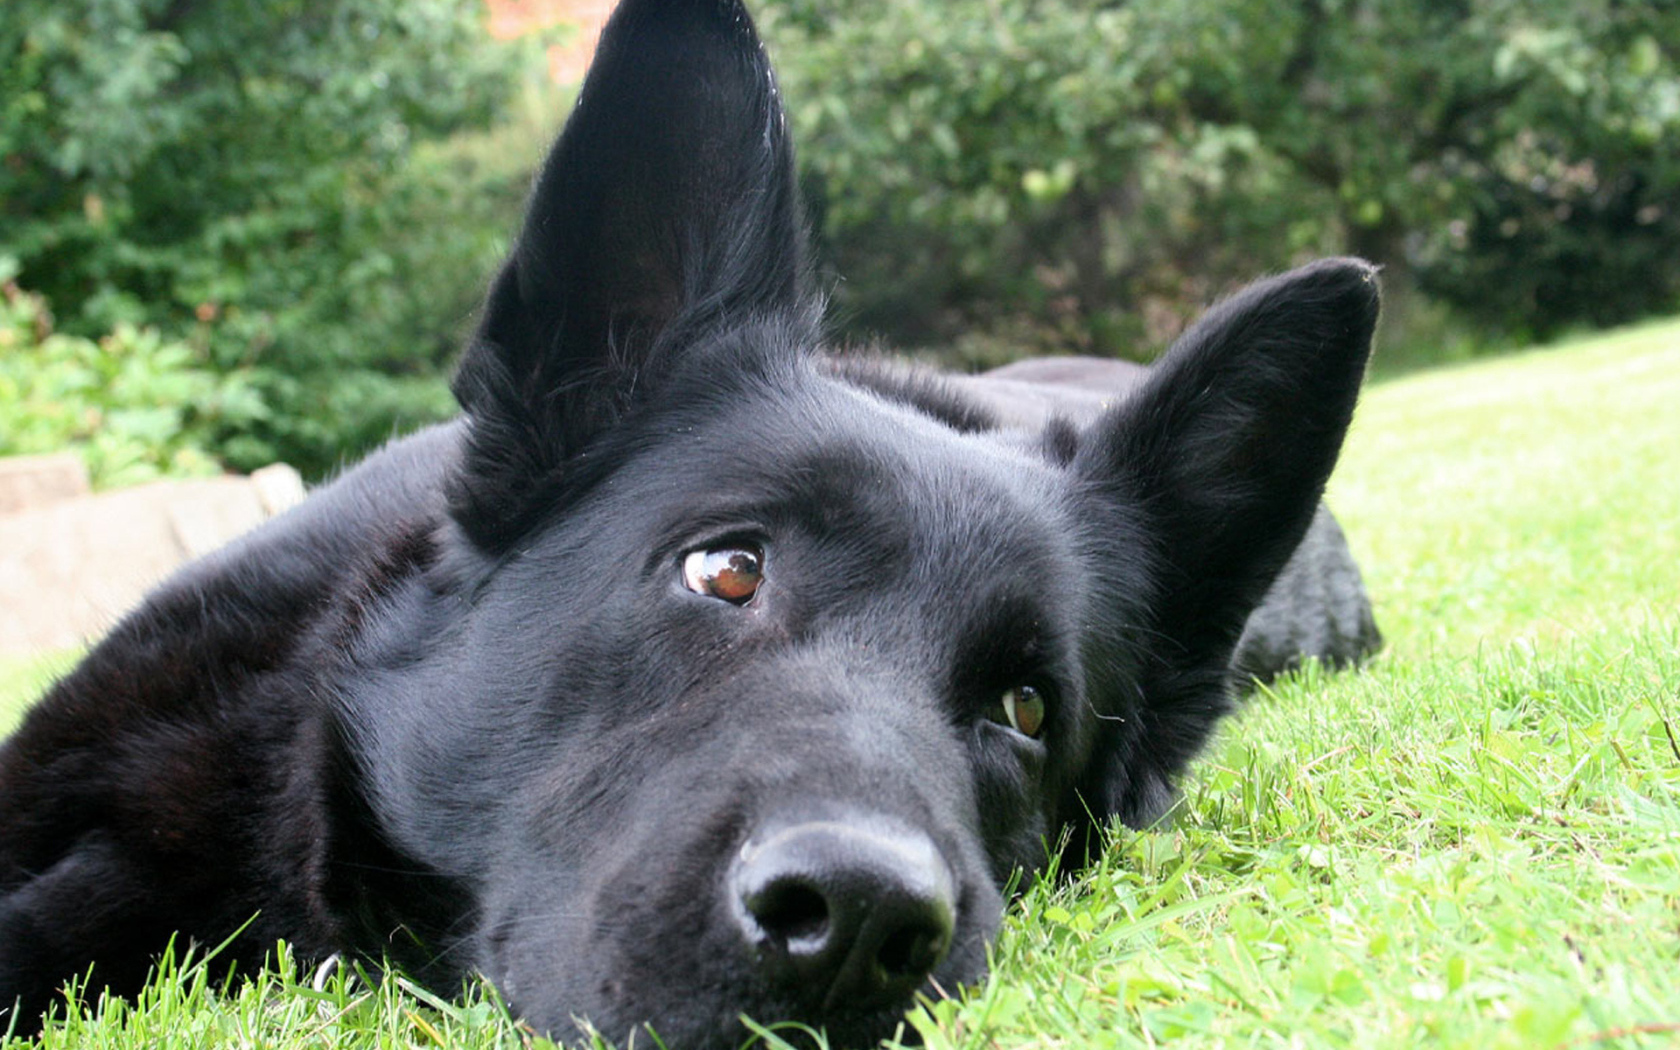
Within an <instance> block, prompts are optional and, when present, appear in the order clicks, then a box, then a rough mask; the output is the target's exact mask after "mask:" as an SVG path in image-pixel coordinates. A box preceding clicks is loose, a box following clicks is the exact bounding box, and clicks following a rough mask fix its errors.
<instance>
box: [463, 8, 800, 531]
mask: <svg viewBox="0 0 1680 1050" xmlns="http://www.w3.org/2000/svg"><path fill="white" fill-rule="evenodd" d="M806 269H807V267H806V260H805V246H804V229H803V223H802V219H801V216H800V209H799V203H798V193H797V186H796V180H795V175H794V168H793V153H792V147H791V146H790V145H789V141H788V136H787V130H786V126H785V118H784V115H783V111H782V107H781V104H780V101H779V97H778V93H777V89H776V84H775V80H774V76H773V74H772V71H771V68H770V62H769V59H768V57H767V56H766V55H765V53H764V49H763V46H762V45H761V44H760V42H759V39H758V37H757V35H756V33H755V31H754V29H753V25H752V21H751V19H749V18H748V16H747V13H746V11H745V10H744V9H743V8H742V6H741V5H740V3H739V2H738V0H624V2H623V3H621V4H620V5H619V8H618V10H617V12H616V13H614V15H613V17H612V19H611V21H609V22H608V23H607V26H606V29H605V30H604V31H603V32H602V34H601V41H600V44H599V46H598V47H597V49H596V55H595V60H594V63H593V65H592V66H591V67H590V71H589V75H588V78H587V79H586V80H585V81H584V85H583V88H582V91H581V93H580V94H579V96H578V102H577V107H576V109H575V110H574V111H573V113H572V116H571V119H570V120H569V121H567V123H566V128H565V130H564V131H563V132H562V133H561V136H560V139H559V141H558V142H557V143H556V144H555V146H554V149H553V151H552V152H551V153H550V154H549V157H548V160H547V161H546V162H545V164H544V166H543V169H542V172H541V174H540V175H539V176H538V179H537V182H536V186H535V189H534V190H533V192H532V195H531V200H530V203H529V206H528V211H527V214H526V218H525V224H524V228H523V230H522V232H521V233H520V236H519V240H518V242H517V243H516V244H515V246H514V248H513V250H512V252H511V254H510V257H509V258H508V261H507V262H506V264H505V265H504V266H503V268H502V271H501V273H500V274H499V275H498V276H497V278H496V279H495V282H494V283H493V284H492V286H491V288H490V293H489V297H488V299H487V301H486V303H485V307H484V312H483V316H482V318H481V320H480V323H479V325H478V329H477V332H476V333H475V335H474V337H473V339H472V341H471V342H470V344H469V345H468V348H467V352H466V355H465V356H464V358H463V359H462V362H461V366H460V369H459V371H458V372H457V374H456V377H455V382H454V391H455V396H456V397H457V398H458V399H459V400H460V402H461V405H462V407H463V408H464V409H465V411H466V415H467V417H468V420H469V429H468V437H467V446H466V454H465V462H464V464H463V469H462V471H461V473H460V474H459V475H458V476H457V478H456V479H455V482H454V484H453V485H452V488H451V492H450V506H451V512H452V514H453V515H454V517H455V519H456V520H457V521H458V522H459V523H460V524H461V526H462V527H463V528H464V529H465V530H466V532H467V534H468V535H469V536H470V537H471V538H472V539H473V540H474V542H476V543H477V544H478V545H479V546H480V547H483V548H484V549H486V550H491V551H494V550H498V549H500V548H502V547H504V546H505V545H506V544H507V543H509V542H511V540H512V539H514V538H515V537H517V536H518V535H519V534H520V533H521V532H522V531H523V530H524V529H525V528H527V527H528V526H529V525H530V524H531V521H532V519H533V517H534V516H535V515H538V514H540V513H541V512H542V510H543V509H544V508H543V506H542V499H541V494H542V493H543V492H545V491H552V490H553V489H554V482H555V480H556V478H557V477H558V472H559V471H560V470H561V469H562V468H563V465H564V464H565V462H566V461H567V460H568V459H569V457H571V456H572V455H574V454H575V453H577V452H578V451H580V450H581V449H582V447H583V446H584V445H585V444H586V443H587V442H588V441H589V440H590V439H591V438H592V437H594V436H595V435H596V434H598V433H599V432H600V431H601V430H602V429H603V428H605V427H608V426H610V425H612V423H613V422H614V421H616V420H617V419H619V418H620V417H621V416H622V415H623V413H624V412H625V411H626V410H627V409H628V408H629V407H630V405H631V404H632V403H633V401H634V399H635V397H636V396H637V395H638V394H639V393H642V392H645V391H646V390H648V389H649V388H652V387H655V386H657V380H658V377H659V375H660V374H661V373H662V372H663V371H664V370H666V369H667V368H669V367H670V365H671V363H672V358H673V357H674V356H676V355H677V354H680V352H681V351H682V349H683V348H684V347H685V346H686V345H689V344H691V343H692V342H694V341H695V339H696V338H697V337H699V336H702V335H703V334H704V333H705V332H707V331H709V330H715V329H716V328H717V327H719V326H720V325H722V324H725V323H744V322H750V321H753V320H755V319H763V318H767V317H773V316H777V315H788V316H794V317H800V318H808V317H814V313H815V310H814V306H812V305H811V302H810V300H809V298H808V296H807V292H806V287H805V286H806Z"/></svg>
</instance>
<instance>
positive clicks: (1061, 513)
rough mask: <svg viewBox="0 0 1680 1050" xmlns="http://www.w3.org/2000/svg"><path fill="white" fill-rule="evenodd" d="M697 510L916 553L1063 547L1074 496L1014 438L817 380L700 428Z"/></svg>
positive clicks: (1032, 449)
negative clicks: (709, 506) (705, 507)
mask: <svg viewBox="0 0 1680 1050" xmlns="http://www.w3.org/2000/svg"><path fill="white" fill-rule="evenodd" d="M693 437H694V438H695V441H694V443H693V445H692V448H691V455H689V456H686V457H684V459H685V466H684V470H685V473H686V476H687V479H688V480H689V481H690V483H694V484H697V485H698V486H699V488H700V489H701V491H700V492H698V493H697V494H696V502H697V503H699V504H704V503H706V502H710V501H714V500H715V501H718V502H721V503H726V504H727V503H730V502H734V503H738V504H740V505H741V507H742V509H743V510H746V509H758V510H763V511H768V512H771V513H773V514H774V515H776V516H778V517H782V518H792V519H796V520H798V521H799V523H800V524H803V525H806V526H808V527H810V528H812V529H814V530H817V531H824V532H827V531H833V530H840V529H845V530H859V529H863V530H869V531H870V532H872V533H873V534H875V535H878V536H880V537H881V538H882V539H883V541H889V540H890V541H893V542H895V543H896V544H897V545H899V546H900V547H902V548H903V549H906V550H908V551H911V552H921V553H925V554H935V553H937V552H938V551H939V550H940V549H943V548H959V549H970V550H974V549H977V548H980V547H984V546H986V545H988V544H991V543H1000V542H1001V543H1006V544H1009V543H1013V544H1028V543H1042V542H1061V541H1062V540H1063V539H1064V538H1065V537H1066V536H1067V535H1068V533H1069V531H1070V529H1069V528H1068V525H1069V520H1068V519H1069V518H1070V516H1071V514H1072V509H1071V503H1072V499H1071V487H1070V486H1069V484H1068V480H1067V476H1066V472H1065V471H1063V470H1062V469H1060V468H1059V467H1056V466H1054V465H1052V464H1051V463H1049V462H1048V461H1047V460H1046V459H1045V458H1044V457H1043V456H1042V455H1040V454H1039V453H1038V451H1037V444H1036V443H1035V442H1034V441H1032V440H1030V439H1027V438H1024V437H1022V436H1019V435H1014V434H1009V433H1002V432H993V431H969V432H961V431H958V430H956V429H954V428H952V427H951V426H949V425H948V424H947V423H945V422H943V421H941V420H939V419H936V418H933V417H930V416H929V415H927V414H924V413H922V412H919V411H917V410H916V409H914V408H913V407H910V406H907V405H904V404H900V403H897V402H893V401H890V400H887V399H883V398H881V397H878V396H876V395H875V394H873V393H871V392H870V391H868V390H864V389H859V388H857V387H854V386H852V385H850V384H848V383H845V382H841V381H837V380H833V379H829V378H827V377H822V376H806V377H804V378H803V381H801V382H798V383H797V384H795V386H794V389H792V390H784V391H782V392H781V396H777V397H773V398H765V399H762V400H758V401H754V402H749V403H747V404H745V405H743V406H741V407H740V409H739V410H738V411H736V412H731V413H728V414H724V415H721V416H720V417H719V418H718V419H716V420H715V422H713V423H712V424H711V425H709V426H705V427H701V428H697V429H696V432H695V433H694V435H693Z"/></svg>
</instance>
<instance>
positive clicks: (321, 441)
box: [0, 0, 525, 471]
mask: <svg viewBox="0 0 1680 1050" xmlns="http://www.w3.org/2000/svg"><path fill="white" fill-rule="evenodd" d="M483 18H484V13H483V9H482V6H481V4H480V3H479V2H478V0H412V2H404V3H401V4H391V3H385V2H383V0H325V2H307V3H306V2H302V0H274V2H265V3H257V4H234V5H212V4H203V3H197V2H187V3H180V2H174V3H165V2H162V0H11V2H9V3H8V4H7V5H6V8H5V11H4V13H3V14H0V231H3V233H0V237H3V239H4V243H0V250H4V251H5V252H7V253H8V254H10V255H13V256H15V257H16V258H17V259H18V260H19V262H20V264H21V268H22V271H21V277H20V283H22V284H23V285H24V286H25V287H28V288H30V289H32V290H35V291H38V292H40V293H42V294H44V295H46V296H47V298H48V299H49V301H51V302H52V304H53V305H54V307H55V309H57V310H58V311H59V315H60V321H61V327H62V328H63V330H65V331H66V332H69V333H72V334H76V335H82V336H93V335H96V334H98V333H102V332H108V331H111V330H113V329H115V328H116V326H117V325H119V324H124V323H127V324H145V325H150V326H153V327H156V328H157V329H159V330H160V331H161V332H163V333H164V334H165V336H166V337H167V338H168V339H171V340H173V339H184V340H186V341H187V342H189V343H190V344H191V345H193V346H194V347H196V348H201V349H202V352H203V354H204V355H205V361H206V363H207V364H208V365H209V366H210V367H211V368H213V369H215V370H217V371H219V372H233V371H245V372H246V373H247V374H248V377H249V382H250V384H251V387H252V388H253V389H254V390H255V391H256V392H257V393H258V395H259V396H260V397H261V399H262V402H263V403H264V404H265V405H266V406H267V409H268V410H267V411H266V412H264V413H247V414H246V415H245V416H244V417H243V418H242V419H241V420H240V421H238V423H237V424H236V425H234V426H233V427H232V428H231V429H229V430H228V431H227V432H226V434H225V435H224V437H225V443H224V445H223V446H222V448H221V450H220V452H221V455H222V457H223V458H224V459H226V460H227V461H228V462H230V463H231V464H232V465H234V466H238V467H251V466H255V465H257V464H259V463H261V462H265V461H267V460H269V459H272V458H277V457H278V458H286V459H290V460H292V461H294V462H297V463H298V464H299V465H300V466H302V467H304V468H305V469H309V470H313V471H318V470H320V469H322V468H323V467H325V466H327V465H328V464H330V462H332V461H333V460H334V459H336V458H337V457H339V456H341V455H343V454H346V453H349V452H353V451H355V449H356V447H357V446H360V445H364V444H366V443H368V442H369V441H370V440H377V439H378V438H382V437H385V436H388V434H389V432H390V430H391V428H392V427H393V426H394V425H397V424H399V423H404V422H414V421H418V420H420V419H424V418H431V417H435V416H436V415H438V414H439V413H440V412H442V411H446V410H447V409H446V406H447V397H446V395H445V394H443V393H442V390H441V385H440V384H439V382H438V380H437V377H438V375H439V373H440V370H441V369H442V367H443V364H444V362H445V361H446V360H447V359H448V358H449V357H450V356H451V354H452V352H453V350H454V346H455V341H456V336H457V334H458V331H459V328H460V325H461V323H462V320H463V319H464V318H465V317H466V316H467V315H468V314H469V313H470V310H471V308H472V305H473V302H474V297H475V296H476V295H477V293H478V286H479V284H480V282H481V280H482V276H483V273H484V272H485V271H486V270H487V269H488V266H489V263H488V259H489V258H491V257H493V256H494V255H495V254H496V250H497V248H498V243H497V238H498V237H499V236H500V235H501V234H502V233H503V232H504V231H505V230H506V229H508V228H510V226H511V222H512V217H511V215H508V214H506V212H507V211H510V210H511V208H510V207H508V206H507V204H506V202H507V200H508V198H509V197H510V196H511V197H513V198H514V199H515V200H516V199H517V193H516V192H512V191H511V190H510V187H509V184H508V183H509V179H508V178H506V177H504V175H503V173H501V172H496V173H491V174H490V175H488V176H487V177H486V179H485V180H484V182H485V183H487V184H479V183H472V182H471V181H470V180H472V179H473V178H474V177H475V176H477V175H479V174H480V173H479V172H477V171H468V172H465V173H463V172H461V171H458V170H451V169H450V168H449V166H448V164H447V163H444V162H441V161H436V160H420V161H418V162H417V161H416V154H417V151H418V150H419V149H420V148H421V147H422V146H423V144H425V143H426V142H428V141H432V140H436V139H439V138H441V137H443V136H446V135H448V134H449V133H451V132H454V131H456V130H458V129H462V128H468V127H477V126H482V125H484V124H485V123H487V122H488V120H489V118H490V116H491V114H493V113H495V112H497V111H498V110H499V109H501V108H502V107H503V106H504V104H505V101H506V98H507V95H508V89H509V87H510V86H511V84H512V71H516V70H518V69H519V68H520V67H521V63H519V62H515V61H511V60H510V59H511V58H512V56H510V55H508V54H506V53H505V52H504V51H502V50H500V49H497V48H494V47H492V46H491V44H490V43H489V42H488V41H487V40H486V39H485V36H484V32H483V27H482V22H483ZM524 160H525V159H524V158H522V163H523V162H524ZM463 179H466V180H469V181H466V182H463ZM381 377H395V378H396V382H395V383H394V384H392V385H389V386H386V385H385V384H383V383H382V381H381ZM375 389H380V390H382V391H383V392H382V394H381V396H380V397H379V398H377V399H375V400H372V401H370V400H369V399H368V397H367V396H365V395H367V394H368V393H369V392H370V391H372V390H375Z"/></svg>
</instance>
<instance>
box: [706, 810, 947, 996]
mask: <svg viewBox="0 0 1680 1050" xmlns="http://www.w3.org/2000/svg"><path fill="white" fill-rule="evenodd" d="M953 883H954V880H953V879H952V877H951V869H950V867H949V866H948V865H947V864H946V863H945V860H944V858H943V857H941V856H940V854H939V850H938V849H937V848H936V847H935V846H934V844H933V842H932V841H931V840H930V839H929V838H928V837H927V836H926V835H924V834H922V833H920V832H916V831H911V830H908V829H904V828H900V827H898V826H896V825H889V824H886V823H884V822H880V821H867V820H838V821H830V820H825V821H812V822H807V823H800V824H794V825H792V826H789V827H786V828H783V829H781V830H778V831H776V832H774V833H773V834H770V835H768V836H766V837H765V838H764V839H762V840H760V841H757V842H749V843H748V844H747V845H746V846H744V847H743V848H742V850H741V854H740V856H739V857H738V858H737V859H736V861H735V864H734V866H733V868H732V870H731V875H730V891H731V896H732V897H733V899H734V901H735V903H736V905H737V907H736V909H735V915H736V919H737V921H738V922H739V923H740V925H741V928H742V931H743V932H744V933H745V935H746V938H747V942H748V944H749V945H750V946H752V948H753V949H754V950H756V952H757V953H758V956H759V958H760V960H761V962H762V964H763V966H764V968H765V969H766V971H767V972H768V975H769V976H770V977H771V978H772V979H773V980H774V981H775V982H776V983H778V984H782V985H786V986H790V987H789V990H790V991H792V992H793V993H794V994H795V995H796V996H797V997H799V998H802V999H807V1000H811V1001H817V1002H820V1003H821V1004H822V1008H823V1010H824V1011H825V1012H829V1011H835V1010H842V1011H844V1010H865V1009H875V1008H878V1007H883V1006H888V1005H896V1004H898V1003H902V1002H904V1001H905V1000H906V999H907V998H908V997H909V995H910V993H911V992H913V991H914V990H915V989H916V988H917V987H918V986H919V985H920V984H921V983H922V982H923V981H924V980H926V979H927V977H928V975H929V974H930V973H932V972H933V969H934V967H936V966H938V965H939V963H940V962H941V961H943V960H944V958H945V954H946V952H947V951H948V950H949V949H950V947H951V933H952V929H953V927H954V925H955V921H956V889H955V886H954V884H953Z"/></svg>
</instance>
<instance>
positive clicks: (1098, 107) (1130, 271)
mask: <svg viewBox="0 0 1680 1050" xmlns="http://www.w3.org/2000/svg"><path fill="white" fill-rule="evenodd" d="M763 21H764V23H765V25H766V28H767V33H768V35H769V36H770V38H771V40H772V43H773V44H774V45H775V50H776V57H777V59H778V61H779V64H780V68H781V70H782V74H783V80H784V82H785V84H786V88H787V96H788V97H789V98H790V99H791V100H792V103H793V107H794V110H793V116H794V119H795V123H796V125H797V126H798V132H799V136H798V137H799V140H800V142H801V147H802V149H803V153H802V160H803V163H804V165H805V173H806V178H807V181H808V183H809V184H810V186H811V187H812V189H813V190H814V191H815V194H816V196H817V197H818V199H819V219H820V221H821V226H822V232H823V235H824V242H825V246H826V249H827V251H828V253H829V257H830V259H831V260H832V261H833V262H834V264H835V266H836V269H837V270H838V271H839V273H840V274H841V275H842V276H843V277H844V281H843V282H842V283H840V284H839V285H838V286H837V288H836V293H837V299H838V302H839V303H840V305H841V307H842V309H843V310H845V311H847V312H849V314H850V315H851V318H852V319H853V320H854V321H856V322H857V323H859V324H860V325H861V326H862V327H866V328H876V329H879V330H883V331H885V332H887V333H888V334H890V335H892V336H894V337H895V338H898V339H900V340H906V339H907V340H910V341H923V342H928V341H935V342H937V341H945V340H948V339H950V338H952V337H953V336H954V335H956V334H958V333H962V332H966V331H969V330H971V329H974V328H976V327H977V328H979V329H981V330H983V331H984V330H990V331H993V332H994V333H996V334H998V335H999V336H1001V337H1002V338H1003V339H1004V340H1006V341H1009V342H1013V343H1015V344H1016V346H1017V351H1018V350H1019V349H1035V348H1042V347H1055V348H1059V349H1064V350H1065V349H1070V348H1076V349H1090V350H1097V351H1101V352H1113V351H1117V350H1119V351H1125V350H1128V349H1129V350H1131V351H1133V352H1135V350H1136V348H1137V346H1138V344H1139V343H1144V344H1150V343H1159V342H1160V341H1162V340H1163V339H1165V338H1166V337H1168V336H1170V335H1171V334H1173V332H1174V330H1175V329H1176V328H1177V327H1178V326H1179V325H1181V324H1182V323H1183V320H1184V318H1186V317H1187V316H1189V315H1191V314H1193V313H1194V311H1195V308H1196V307H1197V306H1199V305H1200V304H1201V303H1203V302H1205V301H1206V300H1208V299H1209V298H1211V297H1213V296H1214V295H1215V294H1217V293H1218V292H1220V291H1222V290H1224V289H1225V288H1227V287H1229V286H1230V285H1231V284H1233V283H1235V282H1237V281H1240V280H1243V279H1247V278H1250V277H1252V276H1253V275H1254V274H1255V273H1256V272H1258V271H1263V270H1266V269H1272V268H1277V267H1282V266H1285V265H1287V264H1289V263H1291V262H1294V261H1299V260H1300V259H1301V258H1303V257H1305V256H1310V255H1314V254H1320V253H1323V252H1326V251H1340V250H1347V251H1353V252H1357V253H1360V254H1364V255H1367V256H1369V257H1371V258H1374V259H1376V260H1377V261H1379V262H1381V263H1383V264H1385V266H1386V267H1387V270H1388V273H1387V283H1388V286H1389V289H1390V292H1391V295H1390V309H1389V316H1390V319H1391V321H1399V322H1402V323H1404V322H1405V321H1406V320H1407V319H1408V318H1407V315H1408V314H1409V313H1410V309H1409V308H1410V305H1411V295H1410V293H1411V291H1412V289H1413V288H1414V285H1421V287H1422V288H1423V289H1425V290H1426V291H1428V292H1429V293H1430V294H1432V295H1434V296H1436V297H1438V298H1440V299H1442V300H1444V301H1447V302H1450V303H1452V304H1453V305H1454V306H1455V307H1456V308H1457V309H1458V310H1459V311H1460V313H1461V315H1462V316H1463V317H1465V318H1467V319H1469V320H1470V321H1472V322H1474V323H1475V324H1477V325H1479V326H1481V327H1482V328H1484V329H1485V330H1488V331H1492V332H1494V333H1502V334H1503V335H1504V336H1505V337H1506V338H1507V339H1508V338H1512V337H1521V336H1524V335H1526V334H1534V335H1549V334H1552V333H1554V332H1556V331H1557V330H1558V329H1559V328H1560V327H1562V326H1566V325H1569V324H1573V323H1593V324H1608V323H1611V322H1615V321H1621V320H1626V319H1628V318H1632V317H1637V316H1641V315H1644V314H1648V313H1651V312H1658V311H1665V310H1668V309H1672V308H1673V307H1674V306H1675V305H1676V304H1677V303H1680V208H1677V207H1676V206H1675V205H1674V201H1675V200H1676V199H1680V53H1677V52H1676V51H1675V50H1674V47H1673V42H1674V41H1676V40H1680V8H1676V7H1675V6H1674V5H1654V4H1618V3H1611V2H1608V0H1570V2H1567V3H1559V2H1556V0H1470V2H1466V3H1456V4H1389V3H1379V2H1374V0H1261V2H1243V3H1237V2H1233V0H1177V2H1173V3H1151V4H1137V3H1118V2H1114V0H938V2H933V0H856V2H853V3H850V4H847V5H846V6H845V7H844V8H836V7H835V6H834V5H832V4H823V3H816V2H813V0H779V2H774V3H771V4H769V5H768V10H767V11H766V13H765V17H764V19H763ZM1402 334H1403V333H1402ZM1426 334H1428V335H1433V326H1421V327H1420V330H1419V331H1418V332H1417V336H1418V337H1419V338H1421V337H1423V336H1425V335H1426Z"/></svg>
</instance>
